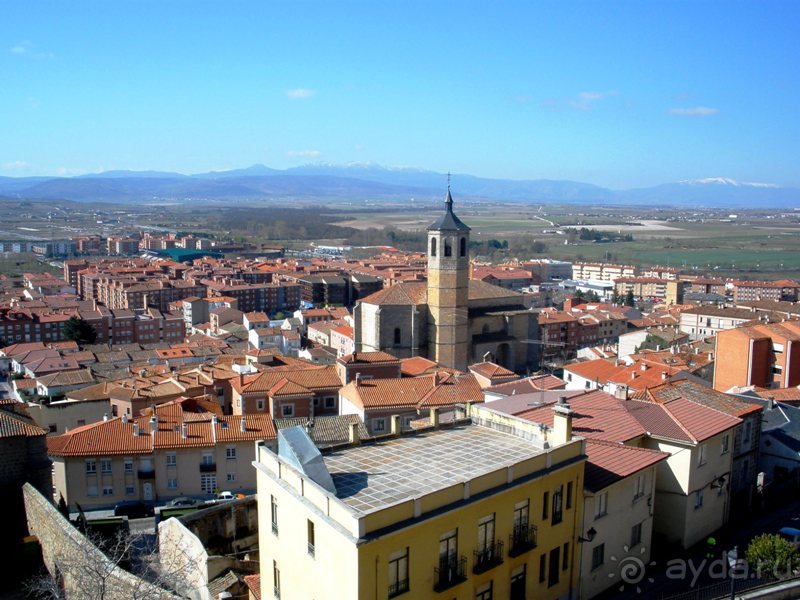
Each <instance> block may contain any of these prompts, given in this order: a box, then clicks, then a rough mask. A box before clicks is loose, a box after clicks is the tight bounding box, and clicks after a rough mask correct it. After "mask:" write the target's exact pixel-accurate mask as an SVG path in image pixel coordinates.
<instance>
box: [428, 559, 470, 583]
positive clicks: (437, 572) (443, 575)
mask: <svg viewBox="0 0 800 600" xmlns="http://www.w3.org/2000/svg"><path fill="white" fill-rule="evenodd" d="M466 573H467V557H466V556H462V557H460V558H456V557H455V556H454V557H452V558H445V559H442V560H440V561H439V566H438V567H434V569H433V591H434V592H443V591H444V590H447V589H450V588H451V587H453V586H455V585H458V584H459V583H463V582H464V581H466V580H467V575H466Z"/></svg>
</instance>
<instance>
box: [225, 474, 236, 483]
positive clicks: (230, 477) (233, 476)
mask: <svg viewBox="0 0 800 600" xmlns="http://www.w3.org/2000/svg"><path fill="white" fill-rule="evenodd" d="M225 479H226V481H227V482H228V483H232V482H234V481H236V473H228V474H227V475H226V478H225Z"/></svg>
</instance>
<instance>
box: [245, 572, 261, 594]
mask: <svg viewBox="0 0 800 600" xmlns="http://www.w3.org/2000/svg"><path fill="white" fill-rule="evenodd" d="M244 582H245V584H246V585H247V589H249V590H250V593H251V594H252V595H253V598H255V600H261V575H245V576H244Z"/></svg>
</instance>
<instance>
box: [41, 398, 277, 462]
mask: <svg viewBox="0 0 800 600" xmlns="http://www.w3.org/2000/svg"><path fill="white" fill-rule="evenodd" d="M156 415H157V416H158V422H157V430H156V431H155V432H154V433H153V434H151V433H150V417H148V416H142V417H136V418H134V419H131V420H129V421H128V422H127V423H126V422H123V420H122V418H120V417H117V418H113V419H109V420H108V421H100V422H98V423H91V424H89V425H84V426H83V427H77V428H75V429H72V430H70V431H69V432H67V433H65V434H62V435H58V436H51V437H49V438H48V439H47V449H48V453H49V454H51V455H55V456H103V455H107V456H111V455H119V454H150V453H152V452H153V451H154V450H168V449H173V448H194V447H196V448H200V447H212V446H214V445H215V441H214V435H215V436H216V444H224V443H234V442H245V441H256V440H262V439H274V438H275V436H276V434H275V426H274V424H273V423H272V419H271V418H270V417H269V415H246V416H244V417H240V416H236V415H227V416H217V417H216V418H217V423H216V425H213V424H212V414H211V413H194V414H193V413H186V412H184V410H183V407H182V406H181V403H180V402H170V403H167V404H162V405H161V406H157V407H156ZM242 419H244V421H245V431H242V430H241V420H242ZM184 423H185V425H186V437H183V435H182V425H183V424H184ZM134 424H136V425H138V426H139V435H134ZM212 427H213V428H214V434H213V435H212Z"/></svg>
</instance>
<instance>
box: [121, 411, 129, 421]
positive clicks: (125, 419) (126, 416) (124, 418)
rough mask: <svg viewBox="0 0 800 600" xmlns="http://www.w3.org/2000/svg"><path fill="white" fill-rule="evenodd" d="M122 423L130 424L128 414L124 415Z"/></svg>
mask: <svg viewBox="0 0 800 600" xmlns="http://www.w3.org/2000/svg"><path fill="white" fill-rule="evenodd" d="M122 422H123V423H127V422H128V413H125V414H123V415H122Z"/></svg>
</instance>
